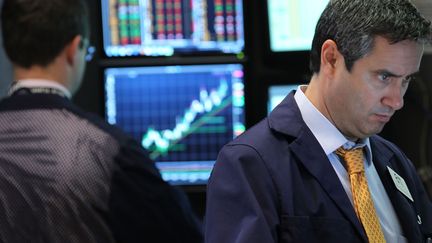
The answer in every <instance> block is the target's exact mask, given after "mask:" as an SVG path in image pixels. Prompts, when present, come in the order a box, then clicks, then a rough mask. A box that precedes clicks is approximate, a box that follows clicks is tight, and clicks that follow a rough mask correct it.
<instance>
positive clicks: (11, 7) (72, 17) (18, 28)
mask: <svg viewBox="0 0 432 243" xmlns="http://www.w3.org/2000/svg"><path fill="white" fill-rule="evenodd" d="M1 23H2V28H3V39H4V41H3V42H4V47H5V51H6V54H7V55H8V57H9V58H10V60H11V61H12V62H13V63H14V64H15V65H17V66H20V67H23V68H29V67H31V66H33V65H39V66H43V67H45V66H47V65H48V64H50V63H51V62H52V61H53V60H54V59H55V58H56V57H57V55H59V53H60V52H61V51H62V50H63V48H64V47H65V46H66V45H67V44H68V43H69V42H70V41H71V40H72V39H73V38H74V37H75V36H77V35H81V36H82V37H83V39H86V38H88V37H89V23H88V9H87V5H86V1H85V0H4V4H3V8H2V13H1Z"/></svg>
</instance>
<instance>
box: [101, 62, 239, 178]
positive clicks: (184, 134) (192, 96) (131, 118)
mask: <svg viewBox="0 0 432 243" xmlns="http://www.w3.org/2000/svg"><path fill="white" fill-rule="evenodd" d="M243 75H244V74H243V67H242V65H240V64H217V65H177V66H160V67H128V68H108V69H106V70H105V97H106V98H105V105H106V119H107V121H108V122H109V123H111V124H115V125H118V126H120V127H121V128H122V129H123V130H125V131H126V132H127V133H129V134H130V135H131V136H133V137H134V138H135V139H137V140H138V141H139V142H140V143H141V145H142V146H143V147H144V148H146V149H147V150H148V151H149V152H150V157H151V158H152V159H153V160H155V161H156V162H157V166H158V167H159V169H160V171H161V174H162V176H163V178H164V179H165V180H167V181H169V182H170V183H172V184H182V185H184V184H205V183H206V182H207V179H208V177H209V176H210V172H211V170H212V168H213V164H214V162H215V160H216V158H217V154H218V152H219V150H220V149H221V148H222V146H223V145H224V144H226V143H228V142H229V141H231V140H232V139H233V138H234V137H236V136H238V135H239V134H241V133H242V132H243V131H244V130H245V126H244V88H243V87H244V84H243Z"/></svg>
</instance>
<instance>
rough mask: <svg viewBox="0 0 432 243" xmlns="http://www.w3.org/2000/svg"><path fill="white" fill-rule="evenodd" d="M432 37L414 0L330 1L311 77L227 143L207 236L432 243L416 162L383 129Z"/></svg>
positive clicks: (430, 206)
mask: <svg viewBox="0 0 432 243" xmlns="http://www.w3.org/2000/svg"><path fill="white" fill-rule="evenodd" d="M430 41H431V24H430V21H428V20H426V19H425V18H424V17H422V16H421V15H420V14H419V13H418V11H417V9H416V8H415V7H414V6H413V5H412V4H411V3H410V2H409V0H331V1H330V3H329V4H328V6H327V7H326V9H325V10H324V12H323V14H322V16H321V18H320V19H319V21H318V24H317V27H316V31H315V36H314V40H313V44H312V51H311V70H312V72H313V76H312V78H311V80H310V83H309V85H304V86H299V87H298V89H297V90H296V91H295V92H292V93H290V94H289V95H288V96H287V97H286V98H285V99H284V101H282V103H281V104H280V105H279V106H277V107H276V108H275V109H274V110H273V112H272V113H271V114H270V115H269V117H268V118H266V119H264V120H263V121H262V122H260V123H259V124H257V125H256V126H254V127H253V128H251V129H249V130H248V131H247V132H245V133H244V134H243V135H241V136H240V137H238V138H237V139H236V140H234V141H233V142H231V143H230V144H228V145H226V146H225V147H224V148H223V149H222V151H221V152H220V154H219V156H218V159H217V162H216V165H215V168H214V170H213V172H212V176H211V178H210V181H209V184H208V192H207V213H206V230H205V235H206V236H205V238H206V240H205V241H206V242H208V243H219V242H224V243H230V242H236V243H241V242H247V243H251V242H252V243H253V242H256V243H258V242H260V243H261V242H266V243H268V242H308V243H310V242H320V243H321V242H332V243H334V242H344V243H345V242H373V243H376V242H392V243H393V242H431V237H432V203H431V201H430V198H428V196H427V193H426V192H425V189H424V187H423V185H422V183H421V180H420V179H419V177H418V175H417V173H416V170H415V168H414V166H413V165H412V163H411V161H409V159H408V158H407V157H406V156H405V155H404V154H403V153H402V152H401V151H400V150H399V149H398V148H397V147H396V146H395V145H394V144H392V143H390V142H389V141H386V140H384V139H383V138H381V137H379V136H377V135H376V134H377V133H379V132H380V131H381V130H382V129H383V127H384V125H385V124H386V123H387V122H388V121H389V120H390V118H391V116H392V115H393V114H394V112H395V111H396V110H399V109H400V108H402V106H403V96H404V94H405V92H406V90H407V88H408V85H409V83H410V82H411V80H412V79H413V77H414V76H415V74H416V73H417V72H418V69H419V66H420V61H421V56H422V54H423V48H424V44H425V43H426V42H430Z"/></svg>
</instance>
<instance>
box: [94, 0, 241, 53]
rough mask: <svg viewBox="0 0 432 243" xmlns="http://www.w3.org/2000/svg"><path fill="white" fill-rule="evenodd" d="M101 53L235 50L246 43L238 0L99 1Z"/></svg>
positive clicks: (218, 51)
mask: <svg viewBox="0 0 432 243" xmlns="http://www.w3.org/2000/svg"><path fill="white" fill-rule="evenodd" d="M101 1H102V2H101V3H102V4H101V6H102V8H101V9H102V25H103V26H102V29H103V42H104V50H105V54H106V56H108V57H122V56H173V55H188V54H189V55H194V54H197V53H207V52H209V53H212V54H214V53H221V54H226V53H228V54H230V53H232V54H237V53H240V52H242V50H243V47H244V33H243V5H242V0H146V1H143V0H101Z"/></svg>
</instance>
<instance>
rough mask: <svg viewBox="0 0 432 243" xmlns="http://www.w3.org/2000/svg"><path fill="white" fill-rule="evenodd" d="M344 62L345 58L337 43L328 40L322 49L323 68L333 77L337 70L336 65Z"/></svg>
mask: <svg viewBox="0 0 432 243" xmlns="http://www.w3.org/2000/svg"><path fill="white" fill-rule="evenodd" d="M343 61H344V60H343V56H342V54H341V53H340V52H339V49H338V47H337V44H336V42H335V41H333V40H326V41H325V42H324V43H323V45H322V47H321V68H322V69H323V70H324V71H325V72H326V73H327V74H330V75H331V74H333V73H334V71H335V69H336V64H338V62H343Z"/></svg>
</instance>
